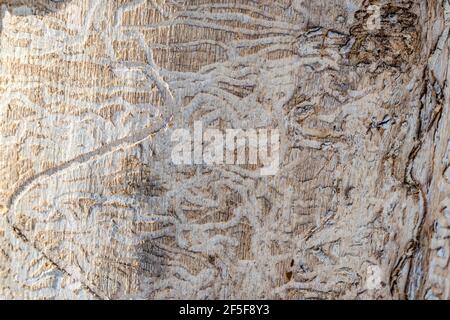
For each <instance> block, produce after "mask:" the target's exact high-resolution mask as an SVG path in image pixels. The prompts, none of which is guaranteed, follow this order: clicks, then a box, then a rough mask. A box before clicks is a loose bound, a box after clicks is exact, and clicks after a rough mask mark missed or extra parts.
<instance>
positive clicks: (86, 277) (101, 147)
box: [0, 0, 450, 299]
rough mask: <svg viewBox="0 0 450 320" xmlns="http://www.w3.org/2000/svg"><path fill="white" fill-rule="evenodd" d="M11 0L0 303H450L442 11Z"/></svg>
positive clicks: (198, 0) (207, 0)
mask: <svg viewBox="0 0 450 320" xmlns="http://www.w3.org/2000/svg"><path fill="white" fill-rule="evenodd" d="M55 2H56V3H55ZM0 4H1V8H2V11H1V15H0V18H1V22H0V26H1V27H0V28H1V34H0V212H1V214H0V298H14V299H21V298H25V299H52V298H56V299H125V298H138V299H163V298H175V299H186V298H193V299H227V298H233V299H235V298H236V299H239V298H256V299H258V298H270V299H308V298H322V299H344V298H348V299H355V298H356V299H449V298H450V272H449V257H450V198H449V195H450V169H449V159H450V134H449V132H450V130H449V126H450V115H449V94H450V89H449V82H448V80H449V79H448V78H449V74H448V72H447V71H448V60H449V41H448V37H449V29H450V4H449V2H448V0H411V1H400V0H394V1H384V0H381V1H371V0H370V1H363V0H277V1H272V0H258V1H245V0H236V1H231V0H220V1H219V0H148V1H147V0H114V1H111V0H72V1H50V0H43V1H40V3H39V4H37V2H35V1H31V0H29V1H27V0H22V1H19V0H16V1H8V0H3V1H0ZM371 5H377V6H378V7H379V8H381V11H380V12H381V28H375V29H371V28H369V27H368V21H369V20H370V19H371V18H372V17H373V12H372V11H370V10H369V8H370V6H371ZM195 121H202V123H203V125H204V126H205V127H210V128H220V129H225V128H243V129H246V128H273V129H277V130H279V132H280V136H281V148H280V170H279V172H278V173H277V174H276V175H274V176H260V175H259V174H258V170H259V168H258V167H257V166H252V165H218V166H206V165H194V166H176V165H174V164H173V163H172V161H171V152H172V147H173V144H172V142H171V134H172V133H173V131H174V130H175V129H177V128H188V129H190V128H192V127H193V124H194V122H195ZM372 267H376V268H378V269H379V270H380V271H381V275H380V276H381V282H380V283H379V285H377V286H376V288H370V287H368V286H367V283H368V281H369V280H370V279H369V277H370V273H369V272H368V270H371V268H372Z"/></svg>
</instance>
